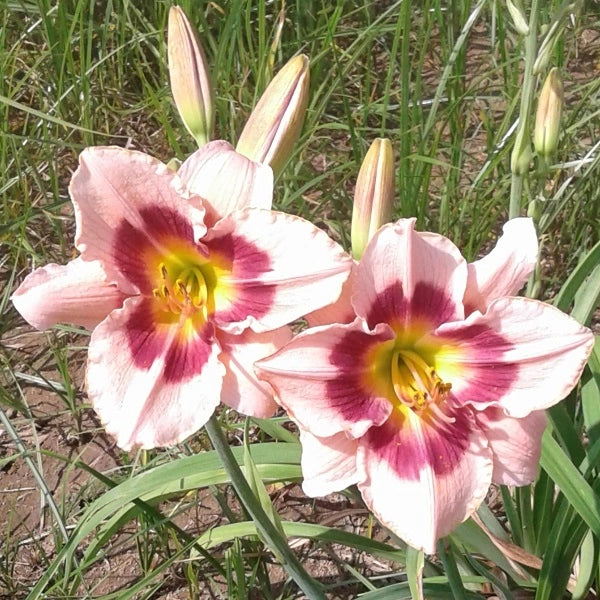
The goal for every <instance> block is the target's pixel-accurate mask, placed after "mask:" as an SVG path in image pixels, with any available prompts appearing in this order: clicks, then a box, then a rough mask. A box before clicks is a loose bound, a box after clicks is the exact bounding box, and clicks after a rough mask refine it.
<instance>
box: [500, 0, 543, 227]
mask: <svg viewBox="0 0 600 600" xmlns="http://www.w3.org/2000/svg"><path fill="white" fill-rule="evenodd" d="M538 1H539V0H532V1H531V9H530V11H529V33H528V34H527V38H526V40H525V70H524V72H523V87H522V91H521V105H520V108H519V125H518V128H517V134H518V131H519V128H521V127H524V128H528V127H529V114H530V112H531V102H532V100H533V90H534V83H535V75H534V74H533V65H534V63H535V59H536V56H537V34H538V24H537V21H538ZM525 135H527V136H529V132H528V131H526V132H525ZM516 139H517V140H518V135H516ZM524 177H526V175H522V174H517V173H513V174H512V178H511V182H510V183H511V185H510V204H509V208H508V218H509V219H514V218H515V217H519V216H521V208H522V198H523V178H524Z"/></svg>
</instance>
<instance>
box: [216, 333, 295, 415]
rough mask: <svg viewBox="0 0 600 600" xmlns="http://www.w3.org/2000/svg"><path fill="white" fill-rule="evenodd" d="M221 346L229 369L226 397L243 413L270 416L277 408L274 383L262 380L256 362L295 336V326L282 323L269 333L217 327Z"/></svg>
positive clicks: (225, 389)
mask: <svg viewBox="0 0 600 600" xmlns="http://www.w3.org/2000/svg"><path fill="white" fill-rule="evenodd" d="M217 338H218V340H219V345H220V346H221V356H220V360H221V362H222V363H223V364H224V365H225V368H226V369H227V371H226V373H225V378H224V379H223V393H222V395H221V396H222V401H223V402H224V403H225V404H227V405H228V406H231V408H234V409H235V410H237V411H238V412H239V413H242V414H245V415H251V416H253V417H261V418H264V417H270V416H271V415H273V414H274V413H275V411H276V410H277V403H276V402H275V400H274V399H273V390H272V389H271V387H270V386H269V385H268V384H266V383H264V382H263V381H259V380H258V378H257V377H256V375H255V373H254V362H255V361H257V360H260V359H261V358H265V357H266V356H269V355H270V354H273V352H276V351H277V350H279V348H281V347H282V346H283V345H285V344H286V343H287V342H289V341H290V340H291V339H292V330H291V329H290V328H289V327H281V328H279V329H275V330H274V331H268V332H266V333H254V331H252V330H251V329H246V331H244V332H242V333H240V334H239V335H234V334H230V333H225V332H224V331H221V330H218V331H217Z"/></svg>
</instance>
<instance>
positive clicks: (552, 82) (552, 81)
mask: <svg viewBox="0 0 600 600" xmlns="http://www.w3.org/2000/svg"><path fill="white" fill-rule="evenodd" d="M562 106H563V84H562V80H561V78H560V75H559V72H558V69H557V68H556V67H554V68H553V69H551V70H550V73H548V77H546V81H545V82H544V87H543V88H542V93H541V94H540V98H539V100H538V107H537V113H536V116H535V131H534V136H533V145H534V146H535V151H536V152H537V153H538V155H539V156H541V157H543V158H549V157H551V156H552V155H553V154H554V152H556V148H557V147H558V135H559V133H560V117H561V113H562Z"/></svg>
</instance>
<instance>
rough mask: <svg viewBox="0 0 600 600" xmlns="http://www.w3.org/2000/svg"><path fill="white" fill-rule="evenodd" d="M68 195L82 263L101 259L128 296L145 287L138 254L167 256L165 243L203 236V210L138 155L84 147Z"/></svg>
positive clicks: (166, 173)
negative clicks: (192, 204) (146, 252)
mask: <svg viewBox="0 0 600 600" xmlns="http://www.w3.org/2000/svg"><path fill="white" fill-rule="evenodd" d="M69 191H70V193H71V198H72V200H73V205H74V207H75V219H76V224H77V233H76V236H75V245H76V246H77V248H78V249H79V250H80V251H81V253H82V256H83V258H85V259H86V260H92V259H98V260H100V261H101V262H102V264H103V266H104V268H105V270H107V272H108V273H109V274H110V275H111V277H112V276H114V277H115V278H117V279H118V284H119V287H120V288H121V289H123V291H125V292H127V293H130V294H135V293H138V292H139V291H140V286H142V287H143V286H144V279H145V275H144V274H143V268H144V261H142V260H140V258H141V253H142V252H145V251H146V250H148V249H153V250H155V251H156V252H157V253H162V254H165V253H166V249H165V244H168V242H170V241H172V240H184V241H185V242H186V243H193V242H194V241H196V240H198V239H200V238H201V237H202V236H203V235H204V234H205V233H206V227H205V225H204V222H203V217H204V209H197V208H193V207H192V206H191V204H190V198H189V194H188V192H187V190H186V189H185V188H184V187H183V184H182V183H181V181H180V180H179V178H178V177H177V175H175V174H174V173H173V172H172V171H170V170H169V169H167V167H166V166H165V165H163V164H162V163H161V162H159V161H158V160H156V159H154V158H152V157H150V156H148V155H146V154H143V153H141V152H134V151H131V150H123V149H122V148H114V147H96V148H87V149H86V150H84V151H83V152H82V153H81V155H80V157H79V168H78V169H77V171H76V172H75V174H74V175H73V178H72V179H71V184H70V186H69ZM140 245H141V247H140Z"/></svg>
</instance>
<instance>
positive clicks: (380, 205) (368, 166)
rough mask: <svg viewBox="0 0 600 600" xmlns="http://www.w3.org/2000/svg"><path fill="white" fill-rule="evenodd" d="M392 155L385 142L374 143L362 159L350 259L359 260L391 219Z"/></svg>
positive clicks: (353, 211)
mask: <svg viewBox="0 0 600 600" xmlns="http://www.w3.org/2000/svg"><path fill="white" fill-rule="evenodd" d="M393 201H394V151H393V150H392V143H391V142H390V140H388V139H385V138H378V139H376V140H375V141H374V142H373V143H372V144H371V147H370V148H369V151H368V152H367V155H366V156H365V158H364V160H363V162H362V165H361V167H360V171H359V172H358V179H357V180H356V190H355V191H354V207H353V209H352V255H353V256H354V258H355V259H356V260H358V259H360V257H361V256H362V254H363V252H364V251H365V248H366V246H367V244H368V243H369V240H370V239H371V238H372V237H373V235H374V234H375V232H376V231H377V230H378V229H379V228H380V227H381V226H382V225H385V224H386V223H389V221H391V219H392V203H393Z"/></svg>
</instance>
